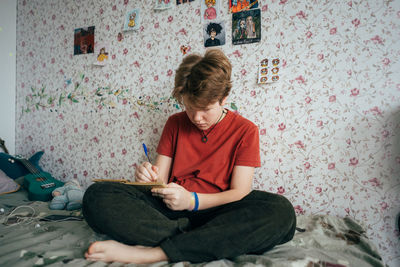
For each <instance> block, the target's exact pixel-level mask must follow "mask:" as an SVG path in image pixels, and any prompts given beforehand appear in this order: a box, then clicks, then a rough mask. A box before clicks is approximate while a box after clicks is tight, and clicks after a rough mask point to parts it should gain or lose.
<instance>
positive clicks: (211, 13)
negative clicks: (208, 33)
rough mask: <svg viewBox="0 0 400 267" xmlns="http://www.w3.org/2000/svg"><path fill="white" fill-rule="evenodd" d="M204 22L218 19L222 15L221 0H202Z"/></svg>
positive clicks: (202, 18)
mask: <svg viewBox="0 0 400 267" xmlns="http://www.w3.org/2000/svg"><path fill="white" fill-rule="evenodd" d="M200 1H201V20H202V23H204V22H205V21H206V22H207V21H210V20H217V19H219V17H220V0H200Z"/></svg>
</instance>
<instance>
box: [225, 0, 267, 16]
mask: <svg viewBox="0 0 400 267" xmlns="http://www.w3.org/2000/svg"><path fill="white" fill-rule="evenodd" d="M259 2H260V1H259V0H229V11H230V12H232V13H236V12H242V11H245V10H249V9H253V8H258V3H259Z"/></svg>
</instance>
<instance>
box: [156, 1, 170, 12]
mask: <svg viewBox="0 0 400 267" xmlns="http://www.w3.org/2000/svg"><path fill="white" fill-rule="evenodd" d="M172 3H173V2H172V1H170V0H155V6H154V9H155V10H164V9H169V8H172Z"/></svg>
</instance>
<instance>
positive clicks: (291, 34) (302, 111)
mask: <svg viewBox="0 0 400 267" xmlns="http://www.w3.org/2000/svg"><path fill="white" fill-rule="evenodd" d="M155 2H156V1H133V0H97V1H95V0H86V1H83V0H75V1H61V0H53V1H49V0H31V1H28V0H18V11H17V12H18V21H17V88H16V90H17V103H16V105H17V111H16V115H17V122H16V125H17V126H16V127H17V128H16V152H17V153H18V154H22V155H25V156H27V157H28V156H30V155H32V154H33V153H34V152H36V151H39V150H44V151H45V154H44V156H43V158H42V159H41V161H40V164H41V166H42V167H43V169H44V170H46V171H48V172H50V173H51V174H52V175H53V176H54V177H55V178H58V179H60V180H63V181H67V180H70V179H76V180H78V181H79V182H80V183H81V184H82V185H83V186H85V187H86V186H88V185H89V184H90V183H91V179H92V178H117V179H121V178H125V179H130V178H132V177H133V173H134V168H135V166H136V164H137V163H139V162H141V161H144V160H145V155H144V153H143V150H142V143H146V145H147V147H148V149H149V153H150V155H149V156H150V158H153V159H154V157H155V156H156V155H155V148H156V145H157V142H158V139H159V137H160V135H161V131H162V128H163V125H164V122H165V121H166V119H167V117H168V116H169V115H171V114H173V113H174V112H177V111H180V108H179V106H178V105H177V103H176V101H175V100H174V99H172V98H171V97H170V92H171V90H172V87H173V82H174V74H175V69H176V68H177V67H178V64H179V63H180V62H181V60H182V58H183V57H184V53H183V52H185V53H193V52H198V53H203V52H204V51H205V47H204V43H203V32H202V30H203V25H202V22H201V11H200V4H201V3H200V0H196V1H193V2H190V3H187V4H184V5H175V3H174V4H173V5H172V8H171V9H165V10H154V6H155ZM259 8H260V10H261V41H260V42H255V43H251V44H245V45H233V44H232V14H230V13H229V12H228V1H221V8H220V12H221V13H220V18H221V20H222V21H223V22H224V25H225V27H226V29H225V30H226V44H225V45H223V46H221V47H220V48H221V49H222V50H223V51H224V52H225V53H226V54H227V55H228V57H229V58H230V60H231V62H232V64H233V77H232V78H233V82H234V87H233V91H232V94H231V96H230V99H229V105H228V106H227V108H230V109H231V110H234V111H236V112H239V113H240V114H242V115H243V116H245V117H247V118H249V119H250V120H252V121H253V122H255V123H256V124H257V125H258V127H259V130H260V142H261V157H262V167H261V168H258V169H257V171H256V177H255V182H254V188H257V189H262V190H267V191H271V192H275V193H279V194H283V195H285V196H286V197H288V198H289V199H290V200H291V201H292V202H293V204H294V206H295V209H296V212H297V213H298V214H331V215H337V216H350V217H352V218H354V219H355V220H357V221H358V222H360V223H361V224H362V225H363V226H364V227H365V228H366V229H367V235H368V236H369V237H370V238H371V239H372V240H373V242H374V243H375V245H376V246H377V247H378V249H379V250H380V252H381V254H382V256H383V258H384V260H385V262H386V263H387V264H388V265H389V266H399V265H400V242H399V238H400V234H399V232H398V230H397V229H396V227H395V225H396V223H395V221H396V216H397V214H398V213H399V212H400V134H399V133H400V75H399V71H400V60H399V57H400V39H399V36H400V2H399V1H383V0H376V1H352V0H348V1H299V0H297V1H295V0H293V1H289V0H270V1H265V0H263V1H260V5H259ZM134 9H139V10H140V17H141V21H140V27H138V29H137V30H134V31H126V32H123V26H124V17H125V14H126V12H127V11H130V10H134ZM90 26H95V43H97V42H102V43H107V44H108V47H109V54H108V57H109V59H108V63H107V64H106V65H105V66H95V65H93V62H94V61H95V59H96V58H95V55H94V54H83V55H74V30H75V29H77V28H82V27H90ZM120 33H122V34H120ZM276 57H277V58H280V60H281V70H280V80H279V81H278V82H275V83H271V84H258V83H257V75H258V65H259V62H260V60H262V59H264V58H276Z"/></svg>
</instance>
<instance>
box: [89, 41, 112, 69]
mask: <svg viewBox="0 0 400 267" xmlns="http://www.w3.org/2000/svg"><path fill="white" fill-rule="evenodd" d="M95 55H96V60H95V62H94V63H93V64H94V65H96V66H105V65H106V64H107V63H108V58H109V56H108V55H109V46H108V45H107V44H105V43H96V49H95Z"/></svg>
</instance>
